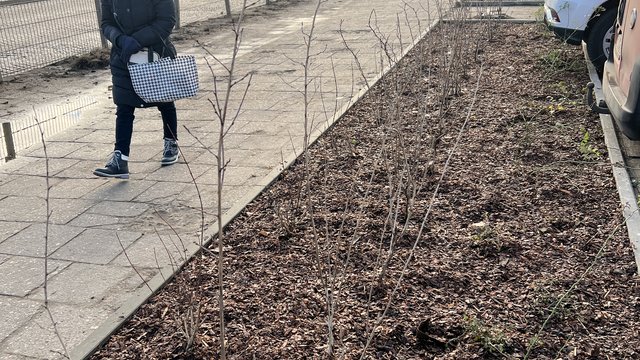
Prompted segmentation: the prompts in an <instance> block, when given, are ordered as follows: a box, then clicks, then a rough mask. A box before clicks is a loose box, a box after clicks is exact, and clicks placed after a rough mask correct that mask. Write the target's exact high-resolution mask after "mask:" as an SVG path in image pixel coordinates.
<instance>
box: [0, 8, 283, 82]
mask: <svg viewBox="0 0 640 360" xmlns="http://www.w3.org/2000/svg"><path fill="white" fill-rule="evenodd" d="M174 1H176V5H177V8H178V9H179V11H180V13H179V14H178V18H179V19H180V22H181V24H182V25H184V24H188V23H191V22H195V21H201V20H206V19H208V18H213V17H220V16H224V15H225V14H226V6H225V0H174ZM271 1H273V0H271ZM267 2H269V0H259V1H256V2H253V3H252V5H254V6H255V5H263V4H265V3H267ZM242 4H243V2H242V0H230V5H231V10H232V11H238V10H240V9H241V8H242ZM99 7H100V0H0V81H3V78H7V77H8V76H13V75H17V74H20V73H23V72H26V71H29V70H32V69H37V68H40V67H43V66H46V65H49V64H52V63H55V62H57V61H60V60H63V59H66V58H68V57H70V56H73V55H82V54H86V53H88V52H90V51H91V50H93V49H95V48H98V47H101V46H107V44H106V43H105V42H103V41H101V38H100V30H99V20H98V15H97V14H98V10H99Z"/></svg>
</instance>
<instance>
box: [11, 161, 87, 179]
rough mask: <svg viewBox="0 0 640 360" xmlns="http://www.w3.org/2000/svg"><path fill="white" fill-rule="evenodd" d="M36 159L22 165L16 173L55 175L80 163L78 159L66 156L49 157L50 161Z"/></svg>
mask: <svg viewBox="0 0 640 360" xmlns="http://www.w3.org/2000/svg"><path fill="white" fill-rule="evenodd" d="M35 159H36V160H35V161H34V162H33V163H31V164H29V165H25V166H23V167H21V168H20V169H18V170H16V171H15V172H14V174H18V175H34V176H46V175H47V174H49V176H55V175H56V174H58V173H59V172H60V171H62V170H64V169H67V168H69V167H70V166H73V165H75V164H77V163H78V160H75V159H65V158H49V161H48V162H47V160H46V159H44V158H35Z"/></svg>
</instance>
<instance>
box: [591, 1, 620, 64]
mask: <svg viewBox="0 0 640 360" xmlns="http://www.w3.org/2000/svg"><path fill="white" fill-rule="evenodd" d="M616 15H617V11H616V9H609V10H607V11H605V12H604V13H602V14H601V15H600V16H598V18H597V19H596V21H595V22H594V23H593V24H592V25H591V29H590V30H589V36H588V38H587V39H586V40H585V42H586V43H587V54H588V55H589V59H590V60H591V62H592V63H593V65H594V66H595V67H596V69H597V70H598V71H602V68H603V67H604V63H605V61H607V56H608V55H609V51H610V50H611V42H612V41H613V33H614V31H615V30H614V24H615V21H616Z"/></svg>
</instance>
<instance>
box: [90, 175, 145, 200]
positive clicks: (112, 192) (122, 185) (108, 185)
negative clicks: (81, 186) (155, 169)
mask: <svg viewBox="0 0 640 360" xmlns="http://www.w3.org/2000/svg"><path fill="white" fill-rule="evenodd" d="M89 181H92V180H89ZM154 184H155V181H145V180H136V181H109V180H107V181H106V182H105V183H104V184H102V185H101V186H100V187H97V188H95V189H94V190H92V191H90V192H89V193H87V194H85V195H84V198H85V199H95V200H99V199H108V200H110V201H132V200H133V199H135V198H136V197H138V196H140V194H142V193H144V192H145V191H147V189H149V188H150V187H152V186H153V185H154Z"/></svg>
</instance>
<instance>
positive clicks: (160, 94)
mask: <svg viewBox="0 0 640 360" xmlns="http://www.w3.org/2000/svg"><path fill="white" fill-rule="evenodd" d="M128 68H129V74H130V75H131V82H132V84H133V89H134V90H135V92H136V94H138V96H140V98H141V99H142V100H144V101H145V102H147V103H157V102H171V101H175V100H179V99H184V98H188V97H193V96H195V95H196V94H197V92H198V68H197V67H196V58H195V57H194V56H193V55H182V56H177V57H176V58H174V59H172V58H168V57H167V58H162V59H160V60H157V61H153V62H148V63H140V64H129V65H128Z"/></svg>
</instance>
